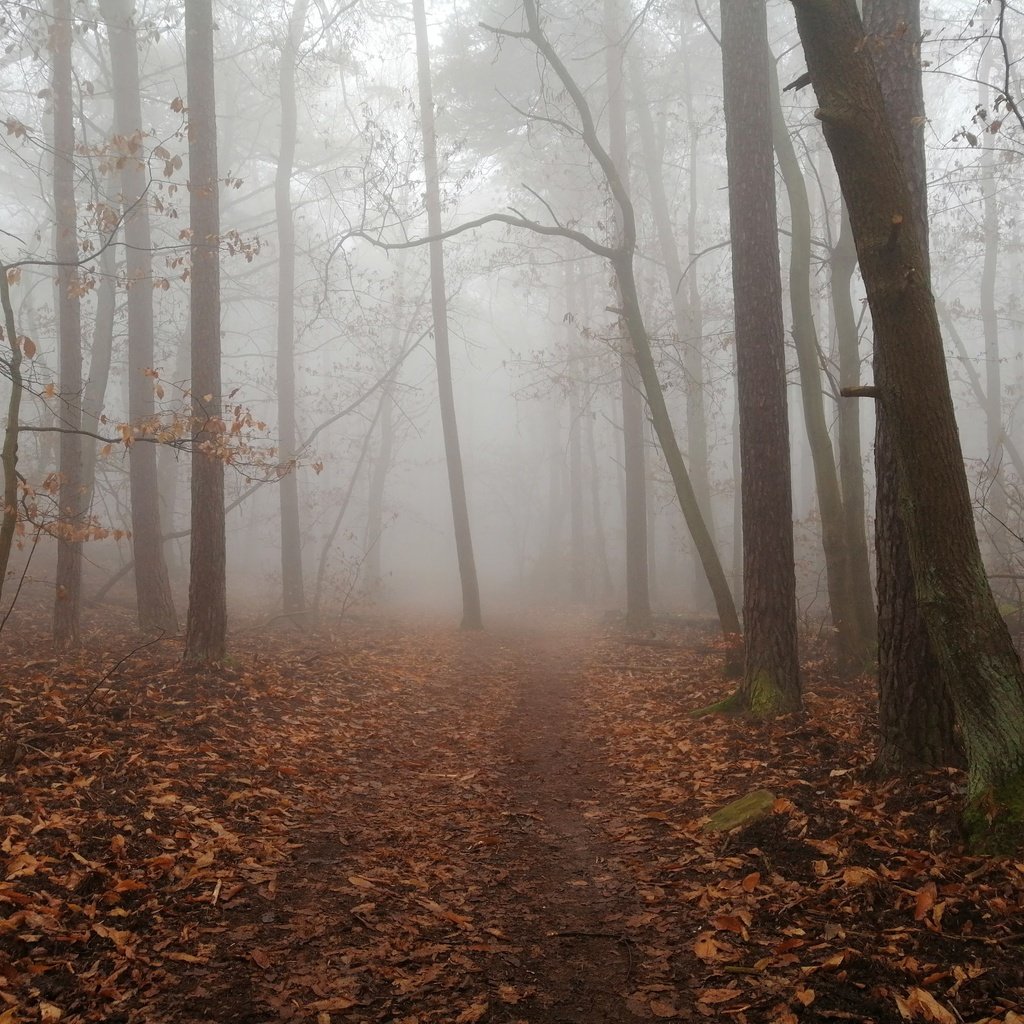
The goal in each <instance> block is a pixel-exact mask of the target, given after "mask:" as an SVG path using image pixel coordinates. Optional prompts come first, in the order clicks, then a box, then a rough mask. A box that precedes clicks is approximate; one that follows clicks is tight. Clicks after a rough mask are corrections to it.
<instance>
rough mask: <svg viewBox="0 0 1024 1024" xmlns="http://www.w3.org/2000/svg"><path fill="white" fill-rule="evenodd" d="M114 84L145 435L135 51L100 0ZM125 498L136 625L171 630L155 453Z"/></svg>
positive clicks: (132, 350)
mask: <svg viewBox="0 0 1024 1024" xmlns="http://www.w3.org/2000/svg"><path fill="white" fill-rule="evenodd" d="M101 7H102V12H103V20H104V21H105V22H106V24H107V34H108V38H109V40H110V66H111V74H112V76H113V82H114V88H113V93H114V132H115V134H116V135H118V136H119V137H120V140H121V145H122V146H123V147H125V148H126V149H127V152H126V153H124V154H123V163H122V166H121V206H122V208H123V210H124V217H125V223H124V234H125V242H126V243H127V247H126V253H125V265H126V269H127V274H128V418H129V420H131V422H132V424H133V426H134V428H135V429H136V430H145V429H146V423H147V421H148V420H151V419H152V417H153V415H154V413H155V411H156V409H155V403H154V397H153V381H152V379H151V378H150V377H149V376H148V374H149V373H150V372H151V371H152V369H153V363H154V356H153V281H152V278H153V254H152V241H151V235H150V226H149V209H148V206H147V205H146V198H145V193H146V188H147V185H148V182H147V180H146V163H145V155H146V154H145V149H144V147H143V133H142V103H141V87H140V84H139V52H138V42H137V39H136V29H135V5H134V3H133V2H132V0H103V3H102V5H101ZM129 458H130V463H129V470H130V473H129V484H130V489H131V501H132V549H133V554H134V556H135V596H136V604H137V607H138V621H139V628H140V629H142V630H145V631H147V632H165V633H177V631H178V616H177V615H176V613H175V611H174V599H173V597H172V596H171V584H170V580H169V579H168V576H167V565H166V563H165V562H164V554H163V541H162V540H161V533H162V530H161V524H160V491H159V484H158V477H157V461H156V460H157V450H156V446H155V445H153V444H149V443H142V444H134V445H132V447H131V451H130V453H129Z"/></svg>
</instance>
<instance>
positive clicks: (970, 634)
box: [793, 0, 1024, 849]
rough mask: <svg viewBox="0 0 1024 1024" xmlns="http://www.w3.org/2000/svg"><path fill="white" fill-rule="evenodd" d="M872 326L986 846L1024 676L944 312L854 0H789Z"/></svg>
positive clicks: (907, 518) (1015, 750) (919, 569)
mask: <svg viewBox="0 0 1024 1024" xmlns="http://www.w3.org/2000/svg"><path fill="white" fill-rule="evenodd" d="M793 6H794V8H795V10H796V16H797V26H798V29H799V32H800V38H801V41H802V43H803V46H804V52H805V54H806V57H807V65H808V71H809V74H810V77H811V82H812V84H813V86H814V90H815V93H816V95H817V99H818V104H819V109H818V111H817V115H818V117H819V118H820V120H821V122H822V127H823V129H824V133H825V139H826V141H827V143H828V146H829V149H830V150H831V152H832V155H833V159H834V161H835V164H836V170H837V172H838V175H839V181H840V185H841V186H842V189H843V194H844V196H845V198H846V203H847V207H848V209H849V211H850V222H851V225H852V227H853V233H854V238H855V240H856V243H857V252H858V256H859V258H860V265H861V271H862V274H863V277H864V282H865V287H866V290H867V297H868V303H869V305H870V307H871V315H872V320H873V322H874V327H875V349H876V377H875V387H876V388H877V391H878V396H879V397H878V403H879V404H880V405H882V406H884V407H885V410H886V413H887V414H888V423H889V426H890V431H891V441H892V448H893V451H894V452H895V457H896V463H897V468H898V472H899V500H900V512H901V515H902V519H903V523H904V526H905V529H906V535H907V540H908V544H909V550H910V560H911V566H912V569H913V576H914V586H915V591H916V594H917V599H918V605H919V607H920V610H921V612H922V613H923V615H924V618H925V624H926V627H927V630H928V636H929V639H930V641H931V643H932V646H933V649H934V651H935V654H936V657H937V659H938V663H939V667H940V671H941V673H942V676H943V677H944V679H945V681H946V685H947V687H948V688H949V693H950V695H951V697H952V700H953V705H954V708H955V712H956V719H957V723H958V725H959V727H960V730H961V733H962V736H963V740H964V746H965V750H966V754H967V763H968V785H967V807H966V810H965V826H966V830H967V833H968V837H969V839H970V841H971V842H972V843H973V845H975V846H976V847H979V848H988V849H1010V848H1014V847H1016V846H1018V845H1019V844H1020V843H1021V841H1022V839H1024V732H1022V730H1021V729H1020V722H1021V721H1022V720H1024V671H1022V669H1021V664H1020V660H1019V658H1018V656H1017V652H1016V651H1015V650H1014V647H1013V643H1012V640H1011V638H1010V634H1009V631H1008V629H1007V627H1006V624H1005V622H1004V621H1003V619H1002V617H1001V616H1000V614H999V610H998V608H997V606H996V603H995V600H994V598H993V596H992V591H991V589H990V588H989V585H988V581H987V579H986V577H985V570H984V565H983V563H982V558H981V550H980V547H979V544H978V538H977V534H976V532H975V526H974V517H973V511H972V508H971V501H970V493H969V489H968V485H967V475H966V472H965V469H964V463H963V454H962V451H961V447H960V438H959V434H958V431H957V425H956V417H955V412H954V408H953V399H952V395H951V393H950V387H949V378H948V375H947V370H946V362H945V353H944V351H943V345H942V336H941V333H940V330H939V323H938V317H937V314H936V309H935V302H934V299H933V297H932V294H931V289H930V286H929V276H928V271H927V264H926V260H925V258H924V251H925V250H924V246H923V244H922V241H921V238H920V235H919V229H918V226H917V223H916V220H915V217H914V215H913V206H912V203H913V199H912V195H911V192H910V189H909V188H908V185H907V177H906V176H905V172H904V168H903V161H902V157H901V155H900V152H899V149H898V146H897V141H896V134H897V132H896V131H894V127H893V125H892V124H891V123H890V121H889V117H888V114H887V111H886V107H885V102H884V99H883V95H882V90H881V87H880V85H879V82H878V78H877V75H876V73H875V69H874V66H873V64H872V62H871V59H870V57H869V56H868V54H867V52H866V51H865V38H864V32H863V27H862V25H861V21H860V16H859V15H858V13H857V9H856V6H855V4H854V2H853V0H793Z"/></svg>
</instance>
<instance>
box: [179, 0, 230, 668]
mask: <svg viewBox="0 0 1024 1024" xmlns="http://www.w3.org/2000/svg"><path fill="white" fill-rule="evenodd" d="M185 70H186V78H187V87H188V120H189V147H188V149H189V215H190V223H191V229H192V242H191V254H192V268H191V274H190V277H189V281H190V284H191V316H190V320H191V331H192V417H193V428H192V444H193V451H192V546H191V550H190V553H189V586H188V622H187V625H186V629H185V655H184V657H185V662H186V663H187V664H192V665H206V664H215V663H217V662H220V661H222V660H223V659H224V656H225V654H226V653H227V621H228V616H227V581H226V575H227V543H226V538H225V529H224V463H223V462H222V461H221V459H220V457H219V455H218V454H217V452H216V449H217V446H218V444H219V443H220V442H221V440H222V437H223V420H222V418H221V415H222V408H221V407H222V402H223V397H222V387H221V366H220V202H219V189H220V182H219V177H218V172H217V123H216V109H217V107H216V100H215V95H214V53H213V3H212V0H186V3H185Z"/></svg>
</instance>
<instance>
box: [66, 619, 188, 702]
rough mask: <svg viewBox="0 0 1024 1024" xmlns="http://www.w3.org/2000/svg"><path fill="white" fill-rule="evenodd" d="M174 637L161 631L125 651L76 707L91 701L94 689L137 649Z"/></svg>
mask: <svg viewBox="0 0 1024 1024" xmlns="http://www.w3.org/2000/svg"><path fill="white" fill-rule="evenodd" d="M176 638H177V634H174V635H171V634H168V633H161V634H160V635H159V636H158V637H156V638H154V639H153V640H147V641H146V642H145V643H144V644H139V646H138V647H134V648H132V650H130V651H129V652H128V653H127V654H126V655H125V656H124V657H123V658H120V659H119V660H118V661H115V662H114V664H113V665H111V666H110V668H108V669H107V671H106V672H104V673H103V675H102V676H100V679H99V681H98V682H97V683H96V685H95V686H94V687H93V688H92V689H91V690H90V691H89V692H88V693H87V694H86V695H85V696H84V697H83V698H82V699H81V700H80V701H79V702H78V705H77V707H78V708H79V709H81V708H84V707H85V705H86V704H88V703H89V701H91V700H92V698H93V696H94V695H95V693H96V691H97V690H98V689H99V688H100V687H101V686H102V685H103V684H104V683H105V682H107V680H108V679H110V677H111V676H112V675H113V674H114V673H115V672H116V671H117V670H118V669H119V668H120V667H121V666H122V665H123V664H124V663H125V662H126V661H127V660H128V659H129V658H132V657H134V656H135V655H136V654H138V653H139V651H144V650H145V649H146V648H147V647H152V646H153V645H154V644H159V643H162V642H163V641H164V640H173V639H176Z"/></svg>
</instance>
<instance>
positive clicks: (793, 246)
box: [769, 60, 874, 677]
mask: <svg viewBox="0 0 1024 1024" xmlns="http://www.w3.org/2000/svg"><path fill="white" fill-rule="evenodd" d="M769 71H770V72H771V90H770V99H771V117H772V137H773V141H774V145H775V154H776V157H777V158H778V163H779V170H780V171H781V172H782V180H783V183H784V184H785V186H786V194H787V196H788V198H789V219H790V236H791V237H790V256H789V302H790V306H791V308H792V315H793V341H794V346H795V348H796V356H797V367H798V370H799V373H800V398H801V402H802V405H803V414H804V425H805V428H806V431H807V441H808V444H809V446H810V450H811V461H812V464H813V467H814V483H815V490H816V492H817V496H818V512H819V515H820V517H821V546H822V550H823V551H824V555H825V577H826V585H827V587H828V600H829V609H830V611H831V613H832V629H833V633H834V636H835V651H836V656H837V657H836V661H837V667H838V669H839V674H840V675H841V676H844V677H845V676H855V675H860V674H861V673H863V672H864V671H866V669H867V667H868V665H869V664H870V661H871V658H872V656H873V654H874V642H873V641H874V637H873V633H874V627H873V622H872V619H871V617H870V616H864V617H862V616H861V614H860V613H861V611H862V609H861V608H860V607H859V605H858V602H857V601H856V590H855V587H854V571H855V570H854V565H853V560H854V558H855V556H856V553H857V552H856V551H855V550H854V549H851V547H850V544H849V538H848V536H847V532H846V520H845V516H844V513H843V497H842V493H841V492H840V489H839V475H838V473H837V472H836V463H835V457H834V455H833V451H832V439H831V437H830V436H829V432H828V422H827V420H826V418H825V402H824V397H823V394H822V386H821V368H820V364H819V355H818V352H819V349H818V329H817V326H816V324H815V321H814V311H813V304H812V301H811V206H810V201H809V200H808V197H807V184H806V182H805V181H804V173H803V170H802V169H801V167H800V161H799V160H798V159H797V155H796V150H795V149H794V148H793V140H792V139H791V138H790V135H789V128H788V126H787V125H786V120H785V116H784V115H783V111H782V100H781V97H780V95H779V81H778V73H777V71H776V69H775V62H774V60H772V61H770V62H769ZM860 554H861V555H862V557H863V558H864V559H865V561H866V559H867V551H866V550H863V551H862V552H860ZM863 571H864V574H865V575H866V574H867V566H866V565H865V566H864V567H863ZM866 611H870V612H871V613H873V612H874V609H873V608H869V609H866Z"/></svg>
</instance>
